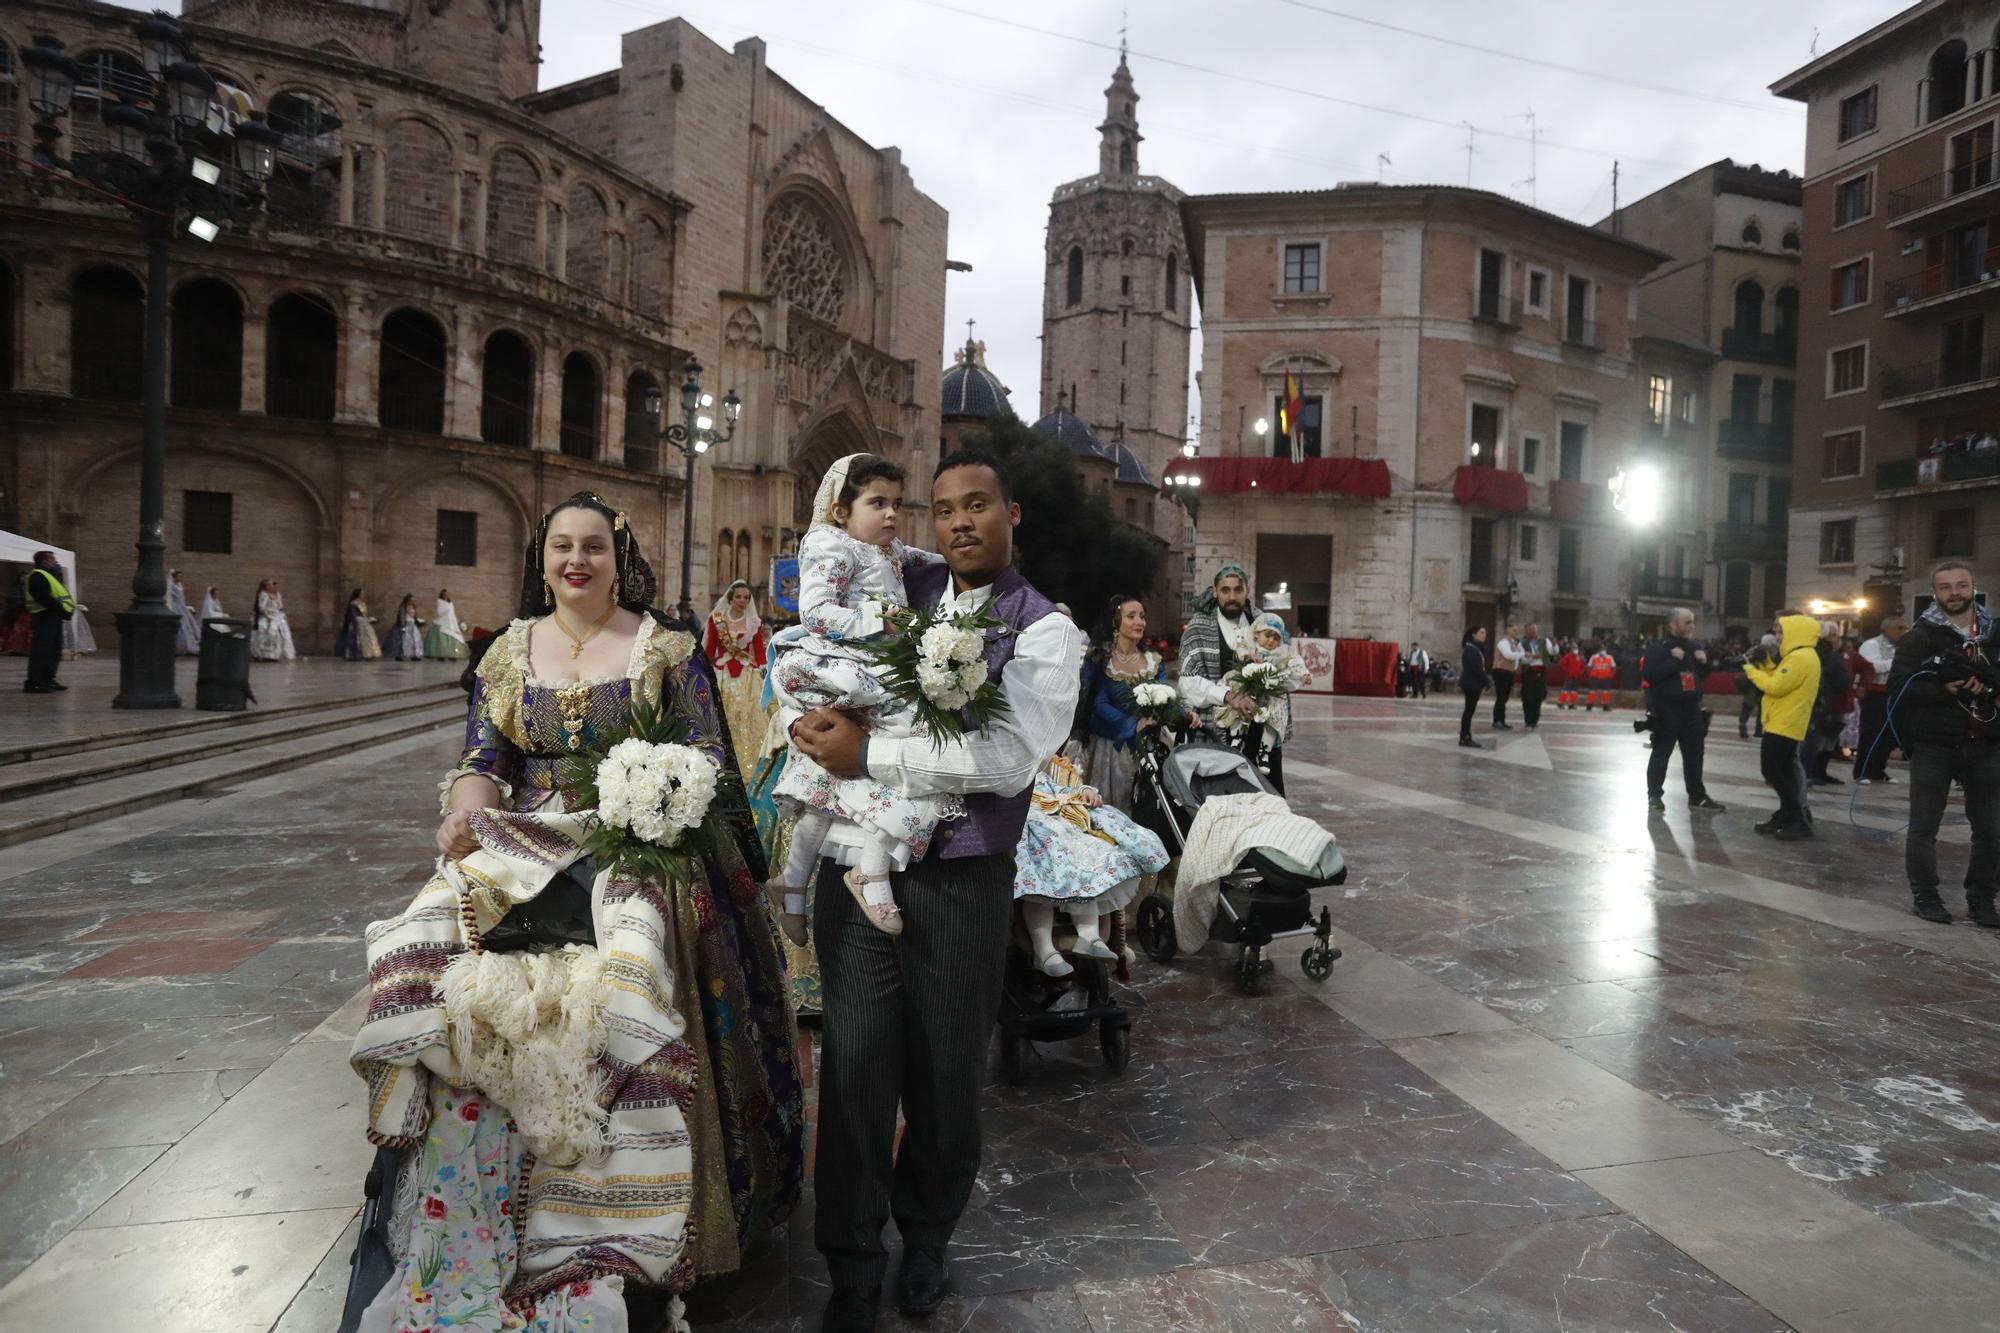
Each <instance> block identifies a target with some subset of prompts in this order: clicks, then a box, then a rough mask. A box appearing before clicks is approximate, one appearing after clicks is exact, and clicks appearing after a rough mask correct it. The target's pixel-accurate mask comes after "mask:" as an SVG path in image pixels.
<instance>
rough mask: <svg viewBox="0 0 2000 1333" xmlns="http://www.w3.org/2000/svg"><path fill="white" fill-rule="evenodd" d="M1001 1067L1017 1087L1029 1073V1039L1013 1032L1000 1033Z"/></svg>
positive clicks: (1009, 1080) (1010, 1081)
mask: <svg viewBox="0 0 2000 1333" xmlns="http://www.w3.org/2000/svg"><path fill="white" fill-rule="evenodd" d="M1000 1067H1001V1069H1003V1070H1004V1071H1006V1074H1007V1081H1008V1082H1009V1083H1011V1084H1013V1085H1014V1086H1015V1087H1019V1086H1020V1085H1021V1080H1022V1079H1024V1078H1026V1077H1027V1073H1028V1039H1027V1038H1026V1037H1023V1036H1020V1035H1018V1034H1016V1033H1012V1032H1003V1033H1001V1034H1000Z"/></svg>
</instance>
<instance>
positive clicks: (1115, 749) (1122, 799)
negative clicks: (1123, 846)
mask: <svg viewBox="0 0 2000 1333" xmlns="http://www.w3.org/2000/svg"><path fill="white" fill-rule="evenodd" d="M1145 641H1146V607H1145V604H1144V603H1143V602H1141V601H1140V600H1139V599H1138V598H1136V597H1132V596H1128V595H1125V594H1122V593H1121V594H1119V595H1118V596H1116V597H1113V598H1112V599H1111V605H1110V606H1109V607H1108V608H1106V610H1105V616H1104V627H1103V637H1102V638H1101V639H1100V640H1099V641H1098V643H1097V645H1096V646H1095V647H1093V648H1092V649H1091V650H1090V654H1089V655H1088V656H1087V657H1085V658H1084V662H1083V690H1082V693H1081V694H1080V695H1079V696H1078V704H1077V712H1078V726H1077V732H1078V735H1079V739H1081V740H1082V742H1083V773H1084V778H1085V780H1086V781H1088V782H1089V783H1090V785H1091V786H1092V787H1095V788H1096V789H1097V790H1098V791H1099V792H1101V793H1102V794H1103V796H1104V799H1105V801H1106V802H1107V803H1109V804H1111V805H1114V806H1116V807H1117V808H1118V809H1120V810H1124V811H1127V812H1128V813H1129V812H1130V810H1131V809H1132V789H1133V786H1134V784H1135V782H1136V780H1137V773H1138V751H1137V749H1136V748H1135V743H1136V742H1137V740H1138V737H1139V733H1140V732H1141V731H1142V730H1144V729H1146V728H1148V727H1150V726H1152V725H1153V724H1152V722H1151V721H1149V720H1148V719H1145V718H1141V717H1140V716H1139V714H1138V710H1137V708H1136V707H1135V706H1134V704H1133V702H1132V687H1133V686H1135V685H1143V684H1146V683H1148V682H1151V681H1158V682H1162V683H1164V682H1165V681H1166V678H1167V668H1166V664H1165V663H1164V662H1162V661H1161V660H1160V655H1159V654H1158V653H1156V652H1153V651H1151V650H1150V649H1148V648H1146V647H1145Z"/></svg>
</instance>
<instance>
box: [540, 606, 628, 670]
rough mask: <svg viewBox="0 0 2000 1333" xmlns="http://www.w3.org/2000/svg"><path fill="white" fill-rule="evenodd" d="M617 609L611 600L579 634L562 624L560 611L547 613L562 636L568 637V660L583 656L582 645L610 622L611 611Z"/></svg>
mask: <svg viewBox="0 0 2000 1333" xmlns="http://www.w3.org/2000/svg"><path fill="white" fill-rule="evenodd" d="M617 609H618V603H617V602H613V603H612V604H611V605H609V606H607V607H605V608H604V614H603V615H601V616H599V617H598V618H597V619H596V620H595V621H594V622H592V624H591V626H590V628H589V629H587V630H585V631H584V632H583V633H582V635H580V636H579V635H578V634H577V633H576V632H575V631H573V630H572V629H570V627H569V626H568V625H565V624H563V618H562V612H560V611H551V612H550V613H549V619H550V620H553V621H555V622H556V628H557V629H559V630H561V631H562V632H563V634H564V636H566V637H567V638H568V639H569V660H570V661H572V662H574V661H575V660H576V659H577V658H579V657H582V656H583V645H585V644H586V643H589V642H590V641H591V640H592V639H594V638H596V637H597V633H598V631H599V630H601V629H603V628H604V626H605V625H606V624H607V623H609V622H610V620H611V613H612V612H613V611H616V610H617Z"/></svg>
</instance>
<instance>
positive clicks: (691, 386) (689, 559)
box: [646, 356, 743, 606]
mask: <svg viewBox="0 0 2000 1333" xmlns="http://www.w3.org/2000/svg"><path fill="white" fill-rule="evenodd" d="M663 406H664V404H663V403H662V402H661V401H660V391H659V390H658V389H649V390H647V392H646V413H647V415H648V416H650V417H652V418H653V419H654V420H655V421H658V420H659V418H660V411H661V408H662V407H663ZM714 407H715V395H713V394H709V393H704V392H702V387H701V362H699V361H697V360H695V359H694V358H693V357H691V356H690V357H689V358H688V359H687V363H686V365H684V366H683V367H682V368H681V419H680V421H679V422H678V423H677V424H675V425H672V426H668V427H666V428H665V429H664V430H662V431H661V432H660V438H661V439H663V440H665V441H666V442H667V443H668V444H671V445H673V446H674V448H676V449H678V450H680V452H681V457H682V458H684V459H686V460H687V465H686V467H685V468H684V469H683V471H682V473H681V475H682V476H683V477H684V478H685V480H684V481H683V483H682V491H681V600H680V604H681V605H682V606H692V605H693V603H692V601H691V600H690V599H691V598H692V597H693V595H694V582H693V580H694V460H695V459H696V458H697V457H698V456H699V455H701V454H705V453H707V452H708V450H709V446H710V445H716V444H727V443H728V442H729V441H730V439H731V437H733V436H734V435H735V434H736V422H737V420H738V419H739V418H741V417H742V415H743V400H742V399H741V398H738V397H737V396H736V390H734V389H731V390H730V391H729V392H728V393H726V394H724V395H723V396H722V419H723V429H722V430H721V431H720V432H717V430H716V429H715V418H714V416H712V415H711V414H710V413H711V411H712V409H713V408H714Z"/></svg>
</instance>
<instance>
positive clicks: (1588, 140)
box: [127, 0, 1904, 419]
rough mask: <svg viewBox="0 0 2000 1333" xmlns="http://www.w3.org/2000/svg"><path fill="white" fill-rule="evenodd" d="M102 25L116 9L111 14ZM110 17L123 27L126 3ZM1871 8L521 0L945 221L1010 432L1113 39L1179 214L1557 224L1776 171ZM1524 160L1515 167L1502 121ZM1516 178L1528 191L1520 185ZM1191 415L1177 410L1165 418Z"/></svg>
mask: <svg viewBox="0 0 2000 1333" xmlns="http://www.w3.org/2000/svg"><path fill="white" fill-rule="evenodd" d="M127 2H128V3H129V0H127ZM133 7H135V8H140V7H150V6H145V5H134V6H133ZM1902 8H1904V5H1903V4H1902V3H1898V2H1897V0H1672V2H1671V3H1669V2H1668V0H1403V2H1402V3H1394V4H1391V3H1385V2H1384V0H1131V3H1129V4H1123V5H1121V3H1119V0H690V3H686V4H680V3H675V0H544V4H543V23H542V45H543V53H544V57H545V60H546V64H545V66H544V68H543V72H542V86H543V87H550V86H553V85H555V84H560V83H566V82H569V81H570V80H572V79H577V78H582V77H584V76H585V75H589V74H594V73H597V72H599V71H601V70H605V69H609V68H612V67H613V66H615V65H616V64H617V63H618V51H619V35H620V34H621V33H623V32H626V31H630V30H632V29H635V28H642V27H645V26H647V25H649V24H652V23H655V22H658V21H660V20H662V19H666V18H671V17H675V16H679V17H683V18H685V19H687V20H688V21H689V22H691V23H693V24H694V25H695V26H697V27H699V28H700V29H701V30H702V31H703V32H705V33H707V34H708V35H709V36H710V37H711V38H713V39H714V40H716V41H717V42H719V43H721V44H722V45H724V46H729V45H732V44H733V43H735V42H736V41H738V40H740V39H741V38H743V37H746V36H750V35H752V34H755V35H758V36H761V37H763V38H764V40H765V41H766V43H767V44H768V45H769V49H770V61H771V67H772V68H773V69H775V70H776V71H777V72H778V73H780V74H781V75H783V76H784V77H785V78H786V79H788V80H789V81H791V82H792V83H793V84H794V85H796V86H797V87H799V88H800V89H802V90H803V91H804V92H805V94H806V95H807V96H808V97H811V98H813V99H814V100H816V101H818V102H820V103H822V104H823V105H825V106H826V107H827V109H828V110H829V111H830V112H831V113H832V114H833V115H834V116H835V117H836V118H837V119H839V120H840V121H842V122H843V123H845V124H846V125H847V126H849V127H850V128H851V129H853V130H854V131H855V132H856V133H858V134H860V135H861V136H862V137H863V138H865V139H867V140H869V141H870V142H871V143H875V144H878V145H885V144H895V145H897V146H899V147H901V148H902V150H903V160H904V161H905V162H906V163H907V164H908V165H909V168H910V171H911V172H912V174H913V175H914V177H915V179H916V183H917V186H918V188H919V189H921V190H923V191H924V192H925V193H927V194H929V195H930V196H931V197H932V198H934V199H936V200H938V201H939V202H940V203H942V204H943V205H944V206H945V207H946V208H947V209H949V210H950V213H951V245H950V252H951V256H952V258H954V259H960V260H964V261H966V262H968V263H970V264H971V265H972V266H973V271H972V272H971V273H970V274H963V273H955V274H953V275H951V278H950V289H949V300H948V304H947V316H948V318H947V322H946V328H945V337H944V345H945V348H946V350H947V358H948V356H949V350H950V349H951V348H952V347H954V346H956V345H957V344H959V343H961V342H963V341H964V338H965V321H966V320H967V319H968V318H974V319H977V320H978V321H979V323H978V336H979V337H980V338H981V339H983V340H984V341H985V342H986V343H987V347H988V353H987V359H988V363H989V364H990V365H991V366H992V367H993V369H994V371H995V373H996V374H998V375H999V376H1000V378H1001V379H1002V380H1003V381H1004V382H1005V383H1006V384H1007V385H1008V386H1009V387H1010V389H1011V390H1012V391H1013V396H1014V406H1015V410H1016V411H1017V412H1019V413H1021V414H1022V415H1024V416H1027V417H1029V418H1030V419H1032V418H1033V416H1034V415H1035V414H1036V412H1037V410H1038V409H1037V402H1036V399H1037V393H1038V387H1037V381H1038V370H1037V367H1038V366H1039V363H1040V357H1039V348H1038V344H1037V338H1038V335H1039V333H1040V325H1041V297H1042V261H1041V255H1042V236H1043V229H1044V225H1045V222H1046V220H1047V205H1048V199H1049V194H1050V192H1051V191H1052V190H1053V189H1054V188H1055V186H1056V185H1058V184H1060V183H1061V182H1063V181H1066V180H1071V179H1074V178H1075V177H1078V176H1083V175H1088V174H1089V173H1091V172H1093V171H1095V170H1096V169H1097V133H1096V127H1097V125H1098V123H1099V121H1100V120H1102V118H1103V113H1104V96H1103V92H1104V87H1105V85H1106V83H1107V82H1108V81H1109V78H1110V74H1111V70H1112V68H1113V66H1114V65H1115V64H1116V63H1117V58H1118V57H1117V47H1118V40H1119V28H1120V23H1121V19H1122V21H1124V22H1125V23H1126V24H1127V25H1128V29H1127V30H1128V33H1129V41H1130V44H1131V51H1132V54H1131V63H1132V72H1133V78H1134V81H1135V83H1136V85H1137V88H1138V91H1139V95H1140V102H1139V126H1140V130H1141V132H1142V133H1143V134H1144V135H1145V136H1146V137H1145V143H1144V145H1143V146H1142V147H1141V149H1140V158H1139V164H1140V168H1141V169H1142V170H1143V171H1145V172H1147V173H1149V174H1152V175H1158V176H1164V177H1165V178H1166V179H1168V180H1170V181H1172V182H1174V183H1175V184H1176V185H1178V186H1180V187H1181V188H1182V189H1184V190H1186V191H1188V192H1189V193H1190V194H1206V193H1216V192H1225V191H1254V190H1299V189H1313V188H1321V187H1325V186H1329V185H1332V184H1334V183H1335V182H1338V181H1342V180H1364V179H1373V178H1375V177H1376V175H1377V174H1378V162H1377V155H1378V154H1386V155H1387V157H1388V161H1389V165H1388V166H1386V167H1380V168H1379V172H1380V174H1381V176H1382V178H1383V179H1386V180H1389V181H1392V182H1397V183H1414V182H1446V183H1452V184H1464V183H1465V181H1466V179H1467V169H1468V161H1467V155H1466V146H1467V143H1468V139H1469V140H1470V143H1471V145H1472V149H1473V152H1472V155H1471V159H1470V164H1469V166H1470V172H1471V183H1472V184H1473V185H1475V186H1478V187H1480V188H1482V189H1489V190H1497V191H1500V192H1502V193H1505V194H1509V195H1512V196H1514V197H1516V198H1519V199H1522V200H1524V201H1525V200H1533V201H1534V202H1536V203H1538V204H1539V205H1540V206H1541V207H1542V208H1545V209H1548V210H1549V211H1551V212H1554V213H1557V214H1560V215H1561V216H1564V217H1567V218H1572V219H1575V220H1577V221H1580V222H1595V221H1596V220H1598V219H1599V218H1601V217H1603V216H1604V215H1605V214H1606V213H1607V212H1608V211H1609V210H1610V206H1611V172H1612V163H1613V162H1614V161H1616V162H1618V163H1619V164H1620V169H1619V194H1620V197H1621V199H1623V200H1624V201H1626V202H1630V201H1631V200H1633V199H1636V198H1638V197H1640V196H1641V195H1643V194H1646V193H1648V192H1650V191H1652V190H1654V189H1657V188H1659V187H1660V186H1662V185H1664V184H1666V183H1667V182H1669V181H1671V180H1673V179H1675V178H1676V177H1678V176H1680V175H1683V174H1685V173H1686V172H1688V171H1691V170H1693V169H1694V168H1696V167H1699V166H1703V165H1705V164H1707V163H1709V162H1712V161H1714V160H1716V159H1718V158H1722V157H1732V158H1735V159H1736V160H1737V161H1739V162H1756V163H1761V164H1762V165H1764V166H1766V167H1771V168H1774V169H1775V168H1780V167H1782V168H1786V169H1788V170H1792V171H1797V170H1799V168H1800V166H1801V164H1802V161H1803V154H1804V111H1803V108H1802V107H1800V106H1799V105H1798V104H1796V103H1791V102H1782V101H1779V100H1777V99H1776V98H1773V97H1771V96H1770V94H1769V93H1767V92H1766V91H1765V89H1766V87H1767V86H1768V85H1769V84H1770V83H1771V82H1772V81H1773V80H1774V79H1776V78H1778V77H1779V76H1780V75H1782V74H1785V73H1787V72H1788V71H1790V70H1792V69H1794V68H1796V67H1797V66H1799V65H1802V64H1804V63H1805V62H1806V61H1807V60H1808V59H1809V58H1810V56H1811V53H1812V51H1813V50H1814V44H1815V41H1817V49H1818V50H1819V51H1821V52H1824V51H1827V50H1830V49H1831V48H1833V47H1834V46H1837V45H1839V44H1840V43H1841V42H1844V41H1846V40H1848V39H1849V38H1851V37H1853V36H1855V35H1856V34H1857V33H1860V32H1862V31H1864V30H1865V29H1866V28H1868V27H1870V26H1871V25H1873V24H1875V23H1878V22H1880V21H1881V20H1882V19H1884V18H1887V17H1888V16H1890V15H1891V14H1894V13H1895V12H1897V11H1898V10H1900V9H1902ZM1531 108H1532V110H1533V112H1534V117H1535V119H1534V126H1535V130H1536V132H1537V133H1536V138H1537V139H1538V140H1539V145H1538V147H1537V148H1536V149H1535V150H1534V151H1533V152H1532V153H1531V151H1530V144H1529V120H1528V114H1527V113H1528V112H1529V110H1530V109H1531ZM1531 177H1532V178H1533V179H1532V181H1531V179H1530V178H1531ZM1190 406H1191V407H1192V404H1191V405H1190Z"/></svg>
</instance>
